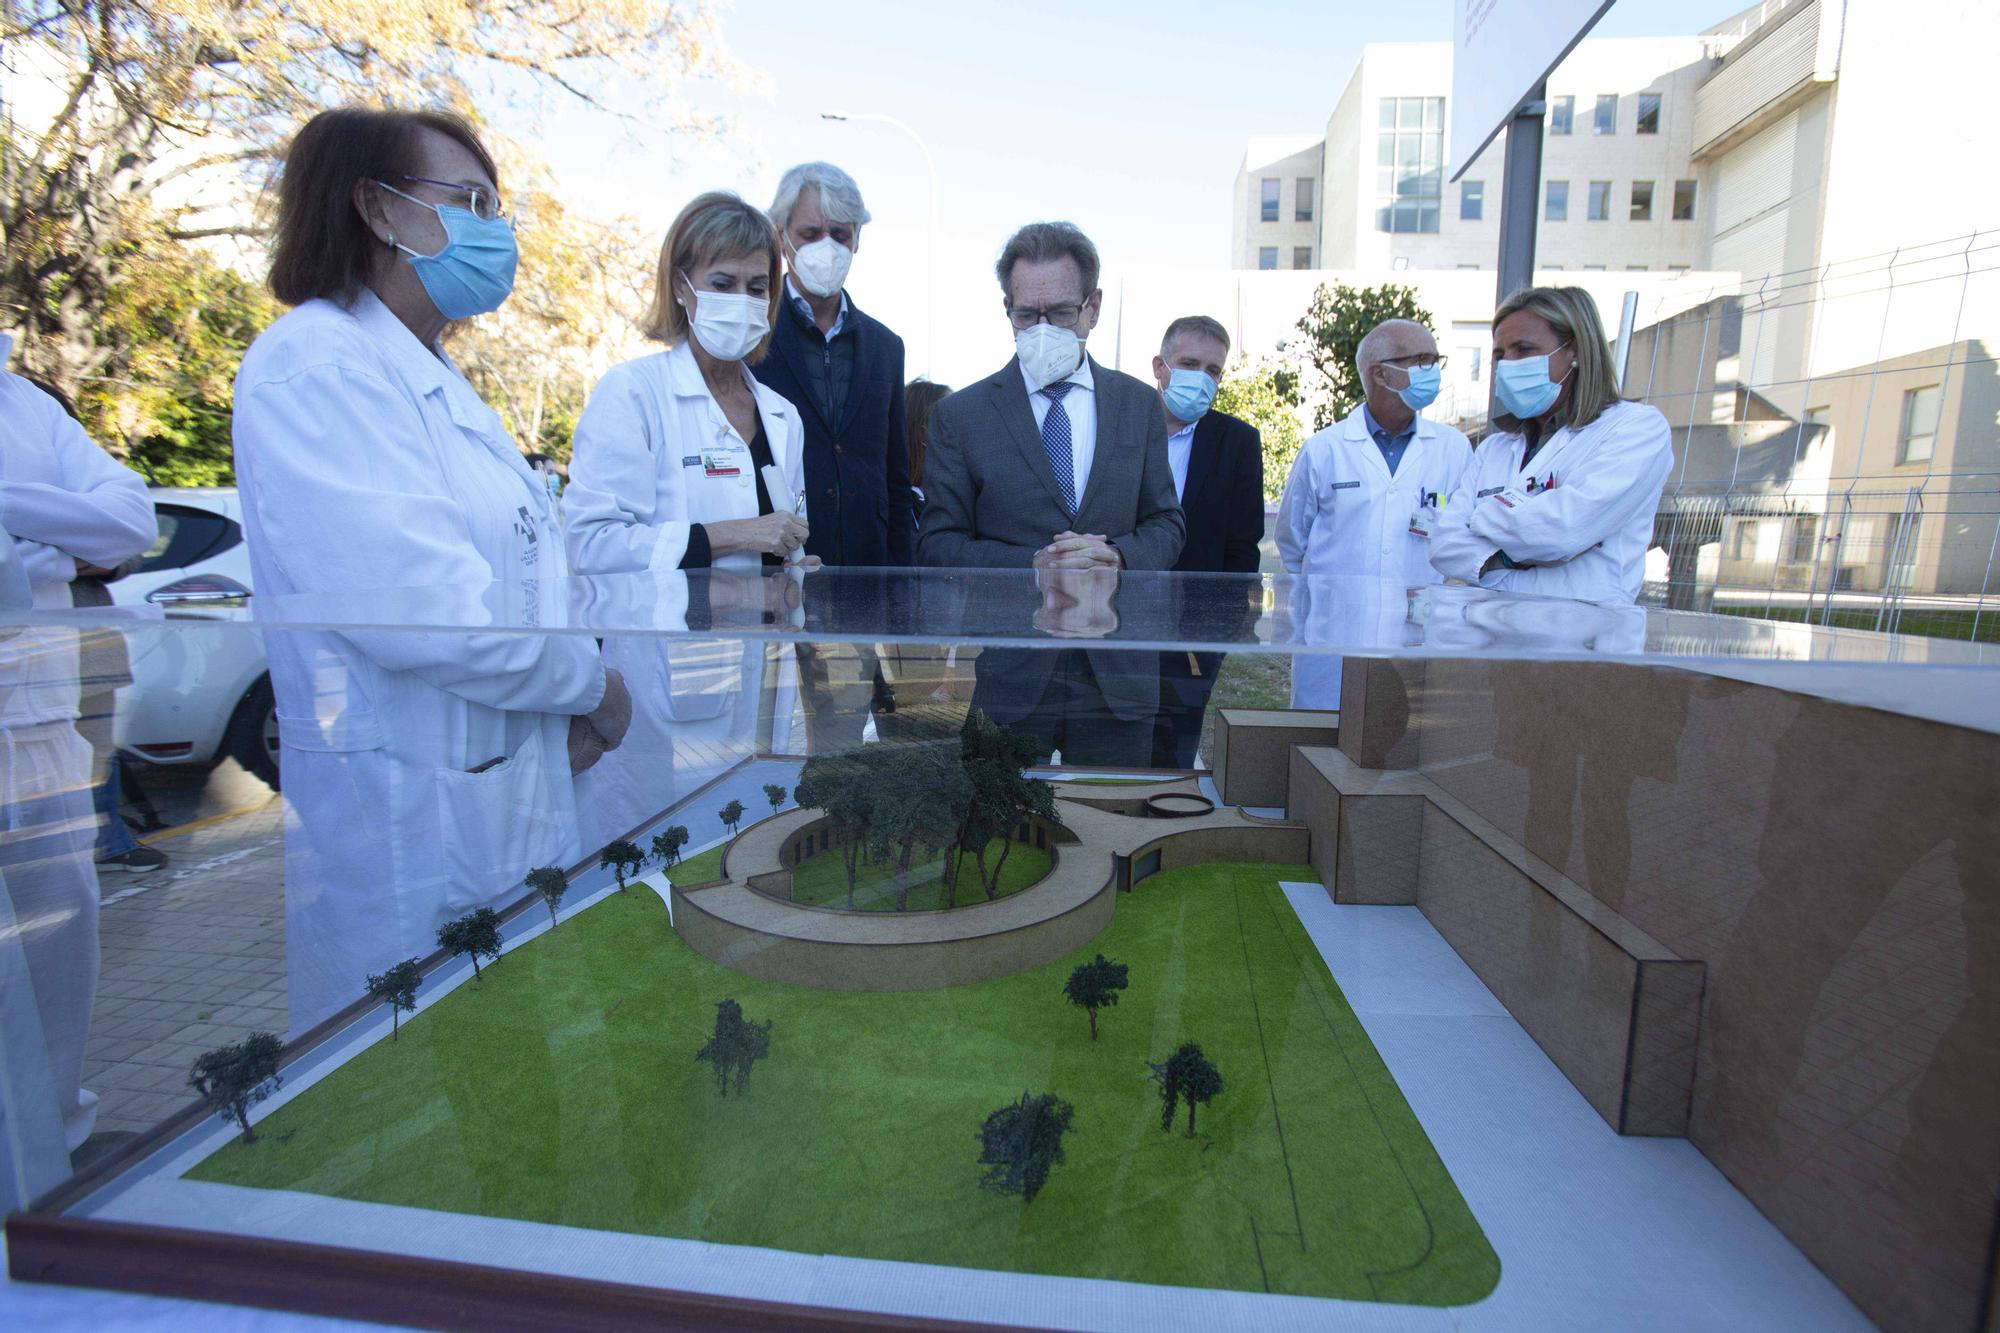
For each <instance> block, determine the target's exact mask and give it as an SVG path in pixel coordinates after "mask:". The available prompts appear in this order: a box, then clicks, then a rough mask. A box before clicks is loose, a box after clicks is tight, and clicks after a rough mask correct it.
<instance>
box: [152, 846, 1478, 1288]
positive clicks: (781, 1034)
mask: <svg viewBox="0 0 2000 1333" xmlns="http://www.w3.org/2000/svg"><path fill="white" fill-rule="evenodd" d="M1016 854H1017V855H1018V854H1019V853H1018V851H1017V853H1016ZM1313 878H1314V875H1313V873H1312V871H1311V870H1310V869H1309V868H1307V867H1305V866H1286V865H1247V864H1244V865H1209V866H1197V867H1192V868H1189V869H1183V870H1176V871H1170V872H1168V873H1166V874H1162V875H1158V876H1154V877H1152V878H1150V879H1147V880H1144V881H1142V882H1141V883H1140V884H1139V885H1138V887H1137V889H1136V891H1135V892H1133V893H1132V894H1131V895H1129V896H1123V897H1120V899H1119V900H1118V905H1117V910H1116V914H1115V916H1114V918H1113V920H1112V922H1111V924H1110V925H1109V926H1108V927H1107V928H1106V929H1105V930H1104V931H1103V932H1102V933H1101V934H1100V935H1099V936H1098V938H1097V939H1095V940H1093V941H1092V942H1091V943H1090V945H1089V946H1088V947H1086V948H1085V949H1082V950H1079V951H1078V952H1077V953H1076V954H1073V955H1071V956H1070V957H1068V958H1065V959H1063V960H1061V961H1059V962H1056V963H1053V964H1051V965H1049V966H1047V967H1043V968H1039V969H1037V970H1035V971H1032V972H1027V973H1024V974H1022V975H1019V976H1014V977H1008V978H1005V979H1003V980H998V981H989V982H983V983H979V984H976V985H968V986H962V987H957V988H952V989H944V990H936V991H921V992H900V993H894V992H892V993H871V992H851V991H823V990H810V989H805V988H801V987H795V986H787V985H782V984H778V983H774V982H765V981H758V980H755V979H753V978H750V977H746V976H743V975H741V974H738V973H734V972H730V971H727V970H725V969H723V968H721V967H718V966H716V965H715V964H713V963H710V962H708V961H707V960H706V959H704V958H701V957H700V956H698V955H697V954H695V953H694V952H692V951H691V950H689V949H688V948H687V947H686V946H685V945H683V944H682V943H681V941H680V939H679V937H678V936H676V935H675V934H674V933H673V932H672V931H671V930H670V929H669V928H668V926H667V917H666V911H665V908H664V907H663V905H662V904H661V902H660V900H659V899H658V898H657V897H656V896H655V895H653V894H639V893H628V894H623V895H619V894H612V895H611V896H610V897H608V898H606V899H605V900H604V901H603V902H601V903H599V904H598V905H596V906H595V907H592V908H591V909H590V910H588V911H585V912H582V913H580V914H578V915H577V916H576V917H574V918H573V919H571V920H569V921H566V922H564V923H563V926H562V929H561V930H559V931H553V932H549V933H546V934H544V935H542V936H541V937H539V938H538V939H535V940H533V941H531V942H529V943H528V944H526V945H524V946H521V947H519V948H516V949H514V950H512V951H511V952H509V953H508V954H506V956H505V957H504V958H502V959H501V960H500V961H499V962H498V963H496V964H493V965H490V966H488V968H487V969H486V978H485V981H484V982H483V983H482V984H480V985H478V986H473V985H470V984H466V985H461V986H460V987H459V988H458V989H457V990H456V991H454V992H453V993H452V994H450V995H449V996H447V997H445V998H444V999H443V1000H442V1001H440V1002H439V1003H437V1004H436V1005H434V1006H433V1007H431V1008H428V1009H426V1010H424V1011H423V1012H421V1013H419V1014H417V1015H415V1016H414V1017H412V1018H411V1019H410V1020H409V1022H408V1023H406V1024H405V1025H404V1027H403V1032H402V1039H401V1040H400V1041H398V1042H396V1043H394V1044H393V1045H392V1044H391V1043H389V1042H378V1043H376V1044H375V1045H373V1046H371V1047H369V1048H368V1049H367V1050H365V1051H363V1052H361V1053H360V1054H359V1055H357V1056H356V1057H354V1058H353V1059H352V1060H350V1061H349V1062H348V1063H347V1064H346V1065H344V1066H343V1067H342V1068H340V1069H338V1070H335V1071H334V1072H333V1073H332V1074H330V1075H329V1076H328V1077H327V1078H326V1079H325V1080H323V1081H322V1082H321V1083H319V1084H318V1085H317V1086H315V1087H313V1088H312V1089H310V1090H309V1091H307V1092H306V1093H304V1094H303V1095H301V1096H300V1097H299V1098H298V1099H297V1100H295V1101H293V1102H291V1103H289V1104H288V1105H286V1106H284V1107H282V1108H281V1109H279V1110H277V1111H275V1112H273V1113H272V1114H270V1115H269V1116H268V1117H265V1118H264V1119H263V1120H261V1121H260V1122H259V1124H258V1141H257V1142H256V1143H255V1144H253V1145H250V1146H248V1147H245V1146H243V1145H241V1144H240V1143H231V1144H230V1145H228V1146H226V1147H224V1148H222V1149H220V1150H218V1151H217V1152H216V1153H215V1154H214V1155H213V1156H211V1157H209V1158H208V1159H207V1160H206V1161H204V1162H202V1163H201V1164H200V1165H199V1166H197V1167H196V1168H195V1169H194V1170H193V1171H192V1172H191V1173H190V1175H191V1176H193V1177H194V1178H196V1179H199V1180H207V1181H219V1182H225V1183H230V1184H238V1185H249V1186H261V1187H267V1188H273V1189H289V1190H303V1191H307V1192H310V1193H318V1194H326V1195H333V1196H337V1197H340V1198H346V1199H365V1200H374V1201H378V1202H381V1203H390V1204H402V1205H409V1206H414V1207H420V1208H430V1209H440V1210H444V1211H448V1212H461V1213H473V1214H486V1215H491V1216H498V1217H512V1218H524V1219H529V1220H533V1221H539V1222H551V1223H559V1224H562V1225H566V1226H575V1227H593V1228H600V1229H606V1230H616V1231H630V1232H640V1233H650V1234H655V1235H662V1236H681V1237H690V1238H696V1239H700V1240H705V1241H718V1242H724V1243H729V1244H738V1245H766V1246H774V1247H777V1248H780V1249H787V1250H794V1251H801V1252H805V1253H811V1254H818V1253H830V1254H841V1255H856V1256H863V1257H867V1258H876V1259H894V1260H907V1261H912V1262H920V1263H930V1264H949V1265H959V1266H963V1267H969V1268H988V1269H1004V1270H1011V1271H1016V1272H1023V1273H1042V1274H1059V1275H1068V1276H1076V1277H1095V1278H1114V1279H1119V1280H1124V1281H1132V1282H1152V1283H1166V1284H1173V1285H1186V1286H1205V1287H1218V1288H1230V1289H1236V1290H1245V1291H1272V1292H1279V1293H1286V1294H1292V1295H1301V1296H1330V1297H1344V1298H1348V1299H1353V1300H1376V1301H1392V1302H1401V1303H1410V1304H1423V1305H1458V1304H1465V1303H1468V1302H1472V1301H1476V1300H1478V1299H1480V1298H1481V1297H1483V1296H1485V1295H1486V1294H1487V1293H1488V1292H1490V1291H1491V1290H1492V1289H1493V1287H1494V1285H1495V1283H1496V1282H1497V1281H1498V1280H1499V1273H1500V1267H1499V1261H1498V1259H1497V1258H1496V1257H1495V1255H1494V1253H1493V1250H1492V1248H1491V1247H1490V1246H1489V1245H1488V1244H1487V1241H1486V1238H1485V1235H1484V1234H1483V1233H1482V1232H1481V1230H1480V1228H1479V1224H1478V1222H1477V1221H1476V1220H1474V1218H1473V1216H1472V1213H1471V1211H1470V1210H1469V1209H1468V1208H1467V1206H1466V1204H1465V1201H1464V1200H1463V1199H1462V1198H1461V1197H1460V1195H1459V1192H1458V1189H1457V1187H1456V1186H1455V1185H1454V1184H1453V1183H1452V1180H1451V1177H1450V1176H1449V1174H1447V1172H1446V1171H1445V1168H1444V1165H1443V1163H1442V1162H1440V1161H1439V1160H1438V1157H1437V1154H1436V1152H1435V1151H1434V1150H1433V1149H1432V1147H1431V1144H1430V1141H1429V1140H1428V1139H1427V1138H1426V1137H1425V1135H1424V1132H1423V1130H1422V1129H1421V1128H1420V1127H1419V1126H1418V1124H1417V1122H1416V1119H1415V1117H1414V1116H1413V1115H1412V1114H1411V1112H1410V1109H1409V1107H1408V1105H1407V1104H1406V1103H1405V1102H1404V1100H1403V1097H1402V1094H1401V1092H1400V1091H1399V1090H1398V1089H1397V1087H1396V1084H1395V1081H1394V1080H1393V1079H1392V1078H1391V1077H1390V1075H1389V1072H1388V1070H1387V1069H1386V1068H1385V1067H1384V1066H1383V1064H1382V1061H1381V1058H1380V1057H1379V1056H1378V1055H1377V1054H1376V1052H1375V1049H1374V1046H1373V1045H1372V1044H1371V1043H1370V1042H1369V1040H1368V1037H1367V1036H1366V1034H1365V1033H1364V1032H1363V1031H1362V1028H1361V1025H1360V1023H1359V1022H1358V1021H1357V1020H1356V1019H1355V1017H1354V1014H1353V1012H1352V1010H1350V1009H1349V1008H1348V1006H1347V1002H1346V1001H1345V1000H1344V999H1343V998H1342V996H1341V993H1340V990H1339V988H1338V987H1337V986H1336V985H1335V984H1334V981H1333V978H1332V976H1331V974H1329V973H1328V971H1327V969H1326V966H1325V964H1324V963H1323V962H1322V961H1321V959H1320V956H1319V954H1318V953H1317V951H1316V950H1315V949H1314V948H1313V945H1312V943H1311V941H1310V940H1309V939H1308V937H1307V935H1306V932H1305V930H1304V929H1303V928H1302V927H1301V926H1300V924H1299V922H1298V919H1297V917H1296V916H1295V915H1294V913H1293V911H1292V909H1291V906H1290V904H1289V903H1287V902H1286V900H1285V897H1284V894H1283V892H1282V890H1281V889H1280V888H1279V887H1278V882H1279V881H1280V880H1281V879H1290V880H1311V879H1313ZM1100 952H1101V953H1103V954H1105V955H1106V956H1107V957H1109V958H1111V959H1113V960H1115V961H1117V962H1121V963H1125V964H1127V965H1128V966H1129V967H1130V971H1131V984H1130V987H1129V988H1128V989H1127V990H1126V991H1124V992H1123V993H1122V996H1121V999H1120V1002H1119V1003H1118V1005H1117V1006H1115V1007H1113V1008H1108V1009H1105V1010H1103V1011H1102V1012H1100V1013H1099V1015H1098V1025H1099V1028H1100V1030H1101V1034H1102V1035H1101V1037H1100V1039H1099V1040H1097V1041H1095V1042H1093V1041H1092V1040H1091V1038H1090V1024H1089V1021H1088V1018H1087V1016H1086V1015H1085V1014H1084V1013H1083V1012H1082V1011H1081V1010H1079V1009H1077V1008H1075V1007H1074V1006H1072V1005H1070V1004H1068V1003H1066V1002H1065V1001H1064V997H1063V983H1064V980H1065V978H1067V977H1068V976H1069V974H1070V971H1071V969H1072V968H1074V967H1076V966H1077V965H1078V964H1079V963H1082V962H1086V961H1088V960H1089V959H1090V958H1091V957H1092V956H1093V955H1095V954H1097V953H1100ZM725 998H733V999H735V1000H737V1001H738V1002H739V1003H740V1004H741V1005H742V1008H743V1012H744V1013H745V1014H746V1015H748V1016H749V1017H750V1018H752V1019H755V1020H758V1021H760V1022H761V1021H762V1020H765V1019H769V1020H772V1030H771V1042H770V1054H769V1056H768V1058H766V1059H764V1060H762V1061H760V1062H759V1063H758V1065H757V1069H756V1073H755V1076H754V1077H753V1078H752V1079H751V1081H750V1083H749V1086H748V1089H747V1091H746V1092H745V1094H744V1095H742V1096H731V1097H729V1098H728V1099H726V1100H725V1099H723V1098H721V1097H719V1096H717V1094H716V1089H715V1079H714V1077H713V1074H712V1072H711V1071H710V1070H709V1069H708V1068H707V1067H706V1066H704V1065H701V1064H700V1063H698V1062H697V1061H696V1060H695V1058H694V1056H695V1052H696V1050H698V1049H699V1048H700V1047H701V1045H702V1043H703V1041H704V1040H705V1039H706V1037H707V1035H708V1033H709V1031H710V1029H711V1028H712V1027H713V1025H714V1022H715V1013H716V1009H715V1006H716V1004H717V1002H718V1001H720V1000H722V999H725ZM1190 1040H1191V1041H1195V1042H1199V1043H1200V1045H1201V1047H1202V1050H1203V1051H1204V1052H1206V1054H1207V1056H1208V1058H1209V1059H1210V1060H1212V1061H1213V1062H1214V1063H1215V1065H1216V1067H1217V1068H1218V1069H1219V1070H1220V1072H1221V1073H1222V1075H1223V1076H1224V1078H1225V1079H1226V1080H1227V1085H1226V1087H1225V1089H1224V1090H1223V1092H1222V1093H1221V1094H1220V1095H1218V1096H1217V1097H1216V1098H1215V1099H1214V1101H1213V1102H1211V1103H1209V1104H1207V1105H1205V1106H1203V1107H1202V1108H1201V1115H1200V1121H1199V1129H1198V1134H1197V1136H1196V1137H1195V1138H1193V1139H1189V1138H1187V1137H1185V1136H1184V1135H1183V1134H1182V1132H1181V1129H1182V1126H1183V1124H1184V1122H1185V1120H1186V1116H1185V1114H1183V1115H1181V1116H1180V1117H1179V1118H1178V1121H1177V1123H1176V1125H1175V1128H1174V1129H1173V1130H1172V1131H1162V1130H1161V1128H1160V1100H1159V1097H1158V1095H1157V1089H1156V1086H1155V1085H1154V1083H1153V1082H1152V1081H1151V1079H1150V1077H1149V1071H1148V1061H1158V1060H1163V1059H1165V1058H1166V1057H1167V1056H1168V1055H1169V1054H1170V1053H1172V1052H1173V1051H1174V1049H1175V1048H1176V1047H1177V1046H1179V1045H1180V1043H1182V1042H1183V1041H1190ZM1024 1091H1028V1092H1033V1093H1043V1092H1050V1093H1054V1094H1056V1095H1057V1096H1059V1097H1061V1098H1062V1099H1063V1100H1065V1101H1067V1102H1070V1103H1071V1104H1073V1105H1074V1107H1075V1122H1074V1125H1073V1127H1072V1129H1071V1131H1070V1132H1069V1134H1067V1135H1066V1136H1065V1138H1064V1141H1063V1148H1064V1152H1065V1155H1066V1161H1065V1163H1064V1164H1063V1165H1060V1166H1058V1167H1056V1169H1055V1170H1054V1172H1053V1174H1052V1175H1051V1176H1050V1177H1049V1180H1048V1183H1047V1185H1046V1187H1045V1188H1044V1189H1043V1190H1042V1191H1041V1193H1040V1194H1039V1195H1038V1196H1037V1197H1036V1198H1035V1200H1034V1201H1033V1202H1032V1203H1028V1204H1023V1203H1022V1202H1021V1201H1020V1200H1019V1199H1017V1198H1010V1197H1005V1196H1001V1195H997V1194H994V1193H992V1192H990V1191H985V1190H981V1189H980V1188H978V1181H979V1177H980V1174H981V1167H980V1166H979V1162H978V1158H979V1141H978V1131H979V1127H980V1125H981V1123H982V1121H983V1120H984V1118H985V1117H986V1116H987V1114H988V1113H990V1112H991V1111H993V1110H994V1109H995V1108H996V1107H1000V1106H1003V1105H1006V1104H1007V1103H1009V1102H1012V1101H1014V1100H1016V1099H1018V1098H1019V1097H1020V1096H1021V1094H1022V1093H1023V1092H1024Z"/></svg>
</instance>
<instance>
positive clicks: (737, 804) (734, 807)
mask: <svg viewBox="0 0 2000 1333" xmlns="http://www.w3.org/2000/svg"><path fill="white" fill-rule="evenodd" d="M715 814H716V817H717V818H718V819H720V820H721V821H722V825H723V827H724V828H726V829H728V830H729V831H730V832H731V833H734V832H736V826H737V825H738V824H740V823H742V822H743V802H741V801H737V800H732V801H730V803H729V804H728V805H725V806H723V807H722V808H721V809H720V810H718V811H716V812H715Z"/></svg>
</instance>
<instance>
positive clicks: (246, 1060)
mask: <svg viewBox="0 0 2000 1333" xmlns="http://www.w3.org/2000/svg"><path fill="white" fill-rule="evenodd" d="M282 1049H283V1046H282V1043H280V1042H279V1041H278V1038H277V1037H276V1036H275V1035H273V1034H272V1033H269V1032H253V1033H251V1034H250V1035H249V1036H248V1037H245V1038H244V1039H243V1040H242V1041H239V1042H232V1043H231V1044H229V1045H227V1046H218V1047H216V1048H215V1049H214V1050H212V1051H207V1052H204V1053H203V1054H202V1055H201V1056H200V1057H199V1058H198V1059H197V1060H196V1061H195V1062H194V1068H193V1070H192V1071H190V1072H189V1074H188V1086H189V1087H191V1088H193V1089H194V1090H195V1091H196V1092H198V1093H200V1094H201V1099H202V1100H203V1101H205V1102H207V1103H208V1106H209V1109H210V1110H212V1111H214V1112H215V1113H216V1114H217V1115H219V1116H221V1117H222V1118H223V1119H224V1120H234V1121H235V1122H236V1123H237V1124H239V1125H241V1126H243V1141H244V1142H245V1143H255V1142H256V1141H257V1136H256V1134H254V1133H253V1132H251V1129H250V1108H251V1107H252V1106H253V1105H255V1104H256V1103H258V1102H261V1101H263V1100H264V1099H265V1098H266V1097H269V1096H270V1095H271V1094H272V1093H274V1092H276V1091H277V1090H278V1089H279V1087H281V1086H282V1085H283V1083H284V1080H283V1079H281V1078H280V1077H279V1076H278V1054H279V1052H280V1051H281V1050H282Z"/></svg>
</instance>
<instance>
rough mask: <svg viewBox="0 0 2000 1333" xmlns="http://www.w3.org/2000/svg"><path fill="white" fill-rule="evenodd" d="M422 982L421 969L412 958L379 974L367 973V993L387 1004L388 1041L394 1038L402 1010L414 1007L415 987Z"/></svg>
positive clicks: (415, 998)
mask: <svg viewBox="0 0 2000 1333" xmlns="http://www.w3.org/2000/svg"><path fill="white" fill-rule="evenodd" d="M423 984H424V974H423V971H422V969H420V968H419V967H418V966H417V960H416V959H414V958H406V959H404V960H403V961H402V962H400V963H398V964H396V965H395V966H394V967H392V968H390V969H389V970H388V971H387V972H384V973H382V974H381V975H380V976H376V975H374V974H373V973H371V974H370V975H369V977H368V993H369V994H370V995H372V996H374V997H375V998H376V999H378V1000H380V1001H381V1002H382V1003H384V1004H386V1005H388V1006H389V1040H390V1041H394V1040H396V1036H397V1033H398V1030H399V1028H400V1018H401V1015H402V1011H403V1010H405V1009H409V1010H412V1011H414V1010H415V1009H416V1007H417V987H419V986H421V985H423Z"/></svg>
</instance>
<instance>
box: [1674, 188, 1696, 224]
mask: <svg viewBox="0 0 2000 1333" xmlns="http://www.w3.org/2000/svg"><path fill="white" fill-rule="evenodd" d="M1674 221H1676V222H1693V221H1694V182H1693V181H1675V182H1674Z"/></svg>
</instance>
